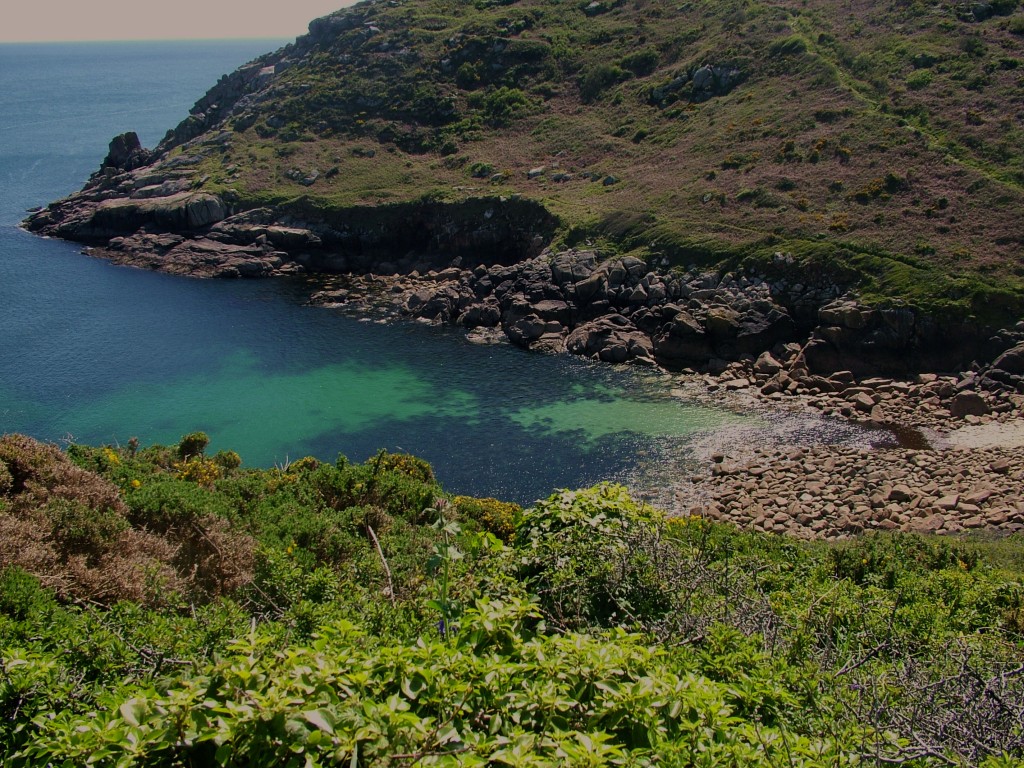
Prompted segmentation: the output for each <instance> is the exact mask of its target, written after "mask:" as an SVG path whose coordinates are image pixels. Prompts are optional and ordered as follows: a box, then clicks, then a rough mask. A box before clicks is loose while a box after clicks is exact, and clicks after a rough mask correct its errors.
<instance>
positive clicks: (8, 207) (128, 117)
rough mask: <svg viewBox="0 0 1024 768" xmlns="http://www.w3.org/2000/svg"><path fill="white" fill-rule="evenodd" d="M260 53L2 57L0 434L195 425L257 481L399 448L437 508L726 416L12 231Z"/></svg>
mask: <svg viewBox="0 0 1024 768" xmlns="http://www.w3.org/2000/svg"><path fill="white" fill-rule="evenodd" d="M279 44H280V43H279V42H278V41H245V42H239V41H232V42H209V41H203V42H189V43H182V42H162V43H152V42H146V43H115V44H111V43H105V44H98V43H87V44H31V45H0V432H24V433H27V434H30V435H33V436H34V437H37V438H40V439H45V440H53V441H62V440H69V441H70V440H74V441H78V442H86V443H122V444H123V443H124V442H126V441H127V440H128V438H129V437H132V436H137V437H138V438H139V439H140V440H141V441H142V443H143V444H149V443H155V442H161V443H173V442H175V441H177V439H178V438H179V437H180V436H181V435H182V434H184V433H186V432H190V431H194V430H198V429H201V430H204V431H206V432H207V433H209V434H210V436H211V438H212V440H213V442H212V448H214V449H219V448H231V449H234V450H237V451H239V453H241V455H242V458H243V460H244V461H245V463H246V464H248V465H256V466H270V465H272V464H274V463H281V462H284V461H286V460H287V459H288V458H291V459H295V458H298V457H300V456H303V455H307V454H312V455H316V456H318V457H320V458H321V459H325V460H333V459H334V458H335V457H336V456H337V455H338V454H339V453H344V454H345V455H347V456H348V457H349V458H351V459H354V460H363V459H365V458H367V457H368V456H370V455H372V454H373V453H374V452H375V451H376V450H377V449H379V448H387V449H389V450H402V451H407V452H410V453H414V454H417V455H420V456H422V457H424V458H426V459H428V460H429V461H430V462H431V463H432V464H433V465H434V467H435V471H436V473H437V475H438V477H439V478H440V479H441V481H442V482H443V483H444V485H445V487H446V488H448V489H449V490H451V491H455V492H459V493H472V494H477V495H493V496H498V497H500V498H506V499H510V500H515V501H519V502H522V503H528V502H530V501H532V500H534V499H536V498H539V497H543V496H546V495H547V494H548V493H550V492H551V490H552V489H554V488H558V487H577V486H582V485H585V484H590V483H593V482H596V481H597V480H600V479H620V478H625V477H628V476H630V475H633V474H635V473H636V472H637V471H638V467H640V465H641V463H642V462H646V461H651V459H652V457H653V456H658V455H665V454H666V452H673V453H678V452H679V451H683V450H685V443H686V438H687V436H688V435H689V434H691V433H692V432H694V431H695V430H701V429H709V428H714V427H715V426H716V425H719V424H722V423H725V422H728V421H732V420H734V417H731V416H728V415H726V414H724V413H719V412H717V411H710V410H707V409H701V408H696V407H689V406H685V405H682V404H680V403H679V402H678V401H674V400H670V399H668V398H665V397H663V396H660V395H659V394H658V393H657V390H659V389H661V387H658V386H653V387H652V386H651V383H650V382H649V381H648V380H647V379H645V378H643V377H637V376H633V375H631V374H628V373H626V372H622V371H618V370H612V369H610V368H608V367H605V366H594V365H589V364H586V363H583V362H581V361H578V360H574V359H569V358H565V357H550V356H542V355H534V354H529V353H525V352H522V351H519V350H516V349H513V348H511V347H508V346H494V347H483V346H478V345H473V344H471V343H469V342H467V341H466V339H465V338H464V337H463V335H462V334H461V333H458V332H456V331H454V330H451V329H439V328H431V327H425V326H422V325H418V324H414V323H396V324H392V325H380V324H375V323H366V322H360V321H358V320H355V319H353V318H349V317H346V316H343V315H339V314H337V313H335V312H332V311H330V310H325V309H314V308H310V307H307V306H304V303H303V302H304V299H305V298H306V296H308V294H309V286H308V285H307V284H306V283H305V282H304V281H302V280H296V281H288V280H271V281H252V282H245V281H201V280H193V279H187V278H176V277H170V276H166V275H161V274H156V273H150V272H146V271H141V270H136V269H130V268H124V267H115V266H112V265H110V264H107V263H105V262H102V261H99V260H95V259H91V258H88V257H86V256H83V255H81V254H80V252H79V250H80V249H79V247H78V246H75V245H73V244H68V243H64V242H60V241H54V240H46V239H41V238H37V237H34V236H32V235H29V234H27V233H25V232H23V231H21V230H19V229H18V228H17V224H18V222H19V221H20V220H21V219H22V217H23V216H24V215H25V209H26V208H29V207H31V206H35V205H41V204H45V203H47V202H48V201H50V200H52V199H54V198H57V197H60V196H63V195H65V194H68V193H69V192H71V191H73V190H75V189H77V188H79V187H80V186H81V184H82V183H83V181H84V180H85V178H86V177H87V176H88V175H89V174H90V173H91V172H92V171H93V170H95V169H96V168H97V167H98V166H99V163H100V161H101V160H102V158H103V157H104V155H105V153H106V151H107V144H108V142H109V140H110V138H111V137H112V136H114V135H115V134H118V133H122V132H124V131H126V130H134V131H136V132H138V134H139V136H140V138H141V139H142V142H143V144H144V145H146V146H153V145H154V144H155V143H156V142H157V141H159V139H160V138H161V137H162V136H163V134H164V132H165V131H166V130H167V129H168V128H170V127H172V126H174V125H175V124H177V123H178V122H179V121H180V120H181V119H182V118H183V117H184V116H185V115H186V114H187V111H188V108H189V107H190V106H191V104H192V103H194V101H195V100H196V99H197V98H198V97H199V96H201V95H202V93H203V92H204V91H205V90H206V89H207V88H208V87H209V86H210V85H212V84H213V83H214V82H215V81H216V80H217V78H218V77H219V76H220V75H221V74H223V73H225V72H228V71H230V70H232V69H234V68H235V67H236V66H238V65H240V64H242V63H244V62H245V61H247V60H249V59H251V58H253V57H254V56H256V55H258V54H260V53H262V52H264V51H266V50H270V49H272V48H274V47H276V46H277V45H279Z"/></svg>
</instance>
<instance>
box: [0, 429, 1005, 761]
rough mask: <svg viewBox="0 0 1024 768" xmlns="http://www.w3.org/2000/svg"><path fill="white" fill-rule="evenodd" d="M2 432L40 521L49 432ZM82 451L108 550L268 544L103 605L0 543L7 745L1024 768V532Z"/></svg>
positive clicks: (190, 753) (101, 755)
mask: <svg viewBox="0 0 1024 768" xmlns="http://www.w3.org/2000/svg"><path fill="white" fill-rule="evenodd" d="M3 447H4V449H5V453H4V457H5V458H4V459H3V463H0V469H5V468H11V471H9V472H8V474H10V475H11V477H12V481H11V482H10V483H7V484H6V485H5V486H4V487H2V488H0V526H8V527H6V528H4V530H12V531H17V530H19V529H18V528H17V526H16V523H17V520H15V519H14V518H13V517H12V510H15V511H16V514H23V515H28V516H30V515H31V512H30V509H29V507H28V501H27V499H26V496H25V494H26V493H29V492H32V493H36V494H37V495H38V496H40V497H42V496H44V495H45V494H43V493H42V488H41V487H38V486H37V487H34V489H31V490H26V488H27V487H28V486H31V485H32V481H29V482H28V486H26V484H25V483H24V482H22V478H23V476H24V471H23V470H22V469H20V467H22V463H19V461H18V460H17V459H18V455H19V451H33V450H35V449H34V448H33V447H32V446H31V445H30V444H28V443H26V442H25V441H24V440H21V442H19V441H17V440H15V441H8V442H7V443H5V444H4V446H3ZM204 447H205V446H201V447H199V449H198V450H199V453H198V455H194V454H189V455H190V456H192V459H190V461H191V460H196V459H198V460H200V461H204V460H206V459H205V457H204V456H203V454H202V450H203V448H204ZM70 453H71V455H72V456H73V457H74V458H75V461H76V462H77V463H78V465H79V467H85V468H88V470H89V472H90V473H92V474H90V475H89V477H91V478H92V482H93V485H91V486H87V485H82V487H89V488H95V487H102V486H100V485H96V484H97V483H100V482H101V481H102V482H112V483H114V484H115V485H117V487H119V488H120V489H121V491H120V495H121V497H122V498H123V501H124V508H125V510H126V512H124V514H123V515H121V516H119V517H118V518H117V519H118V520H122V521H123V522H122V523H120V524H119V525H117V526H113V527H110V526H107V527H104V526H94V527H93V528H91V529H90V530H93V531H94V533H95V536H94V538H97V537H98V538H97V540H96V541H91V542H90V544H89V546H90V547H92V549H93V550H95V549H96V548H97V547H99V548H100V550H102V547H103V546H104V543H103V541H102V538H103V536H104V535H109V536H112V537H124V536H125V535H141V532H142V531H146V532H147V533H148V534H150V535H156V534H155V533H154V532H157V531H164V533H165V534H166V535H169V536H171V535H175V534H174V532H175V531H177V530H179V529H188V530H194V528H195V527H196V526H199V527H200V528H201V529H202V530H204V531H212V532H216V531H221V534H220V538H218V539H217V541H218V542H219V545H221V546H224V547H228V546H252V547H254V548H255V549H254V555H253V560H252V565H251V569H250V570H249V571H246V572H245V573H246V577H245V578H244V579H242V580H241V583H238V584H237V585H236V586H232V587H231V588H230V589H225V590H222V591H218V590H217V589H213V588H212V587H211V588H210V589H208V590H207V591H205V592H203V591H202V590H198V589H193V591H192V592H191V595H192V597H193V600H192V601H191V602H190V601H188V600H187V599H185V595H184V594H182V595H179V596H178V597H172V598H168V599H165V600H163V601H154V602H152V603H146V602H141V603H140V602H138V601H129V600H121V601H120V602H115V603H111V604H107V605H99V604H95V603H91V602H89V601H87V600H83V599H80V598H75V597H74V591H73V590H71V589H69V588H68V587H67V586H66V585H64V586H63V587H62V588H61V589H60V590H58V591H55V590H54V589H52V588H48V587H45V586H43V585H42V584H43V583H50V582H51V578H50V577H51V575H52V574H50V573H49V572H38V573H35V574H32V573H29V571H30V570H31V569H30V568H27V567H24V566H23V567H16V566H14V565H12V564H11V563H10V562H5V561H0V754H4V755H5V762H4V765H5V766H7V765H10V766H15V767H21V766H39V765H67V766H78V765H96V766H143V765H160V766H200V765H203V766H206V765H220V766H264V765H266V766H271V765H273V766H279V765H280V766H319V765H346V766H356V765H362V766H370V765H373V766H385V765H506V766H514V765H515V766H518V765H531V766H533V765H535V766H546V765H637V766H639V765H664V766H676V765H678V766H684V765H685V766H705V765H706V766H712V765H735V766H739V765H756V764H761V765H775V766H783V765H787V766H788V765H801V766H802V765H807V766H818V765H822V766H824V765H829V766H836V765H864V764H879V763H901V764H908V765H920V766H930V765H983V766H988V767H989V768H994V767H995V766H1005V765H1020V764H1022V763H1024V637H1022V632H1021V630H1022V627H1024V621H1022V616H1024V587H1022V584H1021V581H1022V570H1021V567H1020V566H1021V563H1022V562H1024V560H1022V558H1021V553H1022V551H1024V547H1022V542H1021V541H1020V540H1019V539H1018V538H1015V537H1011V538H1008V539H1004V540H1001V541H999V542H996V543H995V544H993V545H989V544H986V543H984V542H975V541H945V540H939V539H922V538H920V537H916V536H905V535H897V536H884V537H882V536H879V537H869V538H863V539H858V540H852V541H849V542H846V543H843V544H841V545H838V546H837V545H824V544H819V545H805V544H802V543H798V542H796V541H791V540H787V539H783V538H778V537H769V536H764V535H755V534H748V533H742V532H740V531H737V530H736V529H734V528H731V527H728V526H723V525H718V524H710V523H707V522H705V521H703V520H702V519H700V518H682V519H679V518H677V519H666V518H664V517H663V516H662V515H661V514H660V513H658V512H657V511H656V510H652V509H650V508H649V507H646V506H644V505H642V504H639V503H637V502H635V501H634V500H632V499H631V498H630V497H629V495H628V494H627V493H626V491H625V490H624V489H623V488H621V487H618V486H611V485H600V486H597V487H595V488H591V489H587V490H580V491H562V492H559V493H556V494H555V495H553V496H552V497H551V498H550V499H547V500H545V501H542V502H539V503H538V504H536V505H535V506H534V507H533V508H532V509H530V510H526V511H525V512H522V511H520V510H518V508H516V507H514V505H507V504H503V503H502V502H498V501H495V500H493V499H470V498H468V497H456V498H454V499H449V498H448V497H447V496H446V494H444V492H443V491H442V490H441V489H440V488H438V487H437V485H436V483H435V482H434V478H433V474H432V472H430V469H429V467H428V466H427V465H426V464H424V463H423V462H421V461H419V460H417V459H414V458H412V457H403V456H393V455H388V454H380V455H378V456H377V457H375V458H374V459H371V460H370V461H368V462H367V463H366V464H363V465H353V464H350V463H349V462H347V461H345V460H344V459H340V460H339V461H338V462H337V463H336V464H334V465H329V464H322V463H320V462H317V461H316V460H313V459H303V460H301V461H299V462H295V463H294V464H292V465H290V466H288V467H284V468H277V469H274V470H242V469H239V468H237V467H234V466H229V465H231V464H233V462H227V464H226V465H223V464H218V465H217V466H218V467H219V469H218V470H217V471H213V470H209V471H205V472H200V473H198V474H194V473H190V471H189V470H188V467H187V466H186V464H185V463H184V462H183V460H182V456H183V454H182V452H181V450H180V447H179V448H178V449H174V448H160V447H156V448H150V449H145V450H143V451H138V452H136V451H135V450H134V449H132V450H130V451H124V450H120V449H113V448H102V449H92V448H84V447H75V448H74V449H73V450H72V451H71V452H70ZM33 456H36V457H37V459H36V463H37V464H40V463H44V462H46V461H49V462H51V463H52V464H53V466H55V467H56V469H53V470H52V471H51V473H50V474H51V475H52V476H54V477H58V478H59V477H66V476H68V475H69V472H70V470H68V469H67V468H66V467H64V465H63V464H61V463H60V460H59V459H58V458H55V457H54V456H53V455H52V454H50V453H46V452H44V451H37V452H36V453H33ZM40 457H41V458H40ZM214 475H215V476H216V477H215V478H214V477H213V476H214ZM44 484H45V483H44ZM48 490H49V492H50V493H51V494H56V493H58V487H57V486H54V487H51V488H49V489H48ZM79 501H80V504H79V507H78V514H79V517H82V518H86V521H87V518H88V517H89V515H88V511H89V509H90V507H89V504H88V503H87V502H88V500H87V499H85V500H79ZM26 510H28V511H26ZM104 510H105V511H102V510H101V511H102V514H103V515H106V516H107V517H109V516H110V515H112V514H113V515H116V514H117V512H116V510H114V511H112V510H111V509H110V508H108V507H104ZM97 514H100V512H97ZM213 518H215V519H216V520H217V521H220V522H219V525H222V526H225V527H224V529H223V530H221V529H220V528H217V527H216V526H214V524H213V523H212V522H210V521H211V519H213ZM108 528H109V531H108ZM126 530H127V533H126ZM105 531H107V533H104V532H105ZM119 540H123V539H119ZM502 540H504V543H503V541H502ZM63 546H65V547H70V546H71V544H69V543H67V542H65V543H64V545H63ZM0 551H9V550H0ZM61 551H64V550H61ZM221 555H222V556H223V557H225V558H231V557H233V555H232V553H230V552H227V551H225V552H222V553H221ZM70 556H71V557H73V555H70ZM236 559H237V558H236ZM207 571H208V572H209V573H211V574H215V573H217V572H218V571H217V569H216V568H213V567H212V566H209V567H208V568H207ZM60 573H61V574H62V578H67V577H66V576H65V575H64V574H65V573H66V572H65V571H60ZM67 573H71V571H68V572H67ZM236 580H237V575H236ZM41 582H42V583H41ZM232 583H233V584H234V582H232ZM204 595H205V597H203V596H204ZM200 598H201V599H200Z"/></svg>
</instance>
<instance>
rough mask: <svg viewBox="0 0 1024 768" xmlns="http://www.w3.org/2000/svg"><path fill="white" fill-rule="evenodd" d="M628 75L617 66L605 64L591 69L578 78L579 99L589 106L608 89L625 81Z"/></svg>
mask: <svg viewBox="0 0 1024 768" xmlns="http://www.w3.org/2000/svg"><path fill="white" fill-rule="evenodd" d="M627 77H628V75H627V74H626V73H625V72H624V71H623V70H622V69H621V68H620V67H618V66H617V65H615V64H608V63H607V62H605V63H602V64H598V65H596V66H594V67H591V68H590V69H589V70H587V72H586V73H585V74H584V75H583V77H582V78H580V98H581V99H582V100H583V102H584V103H586V104H589V103H591V102H593V101H596V100H597V98H598V97H599V96H600V95H601V94H602V93H603V92H604V91H606V90H607V89H608V88H611V87H612V86H613V85H615V84H616V83H620V82H622V81H623V80H625V79H626V78H627Z"/></svg>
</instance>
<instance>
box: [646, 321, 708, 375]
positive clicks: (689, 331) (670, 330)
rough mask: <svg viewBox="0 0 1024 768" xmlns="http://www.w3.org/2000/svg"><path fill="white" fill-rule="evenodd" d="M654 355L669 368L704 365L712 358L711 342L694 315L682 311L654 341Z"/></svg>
mask: <svg viewBox="0 0 1024 768" xmlns="http://www.w3.org/2000/svg"><path fill="white" fill-rule="evenodd" d="M653 341H654V354H655V357H656V358H657V359H658V360H659V362H663V363H664V364H665V365H668V366H679V365H683V366H685V365H689V364H703V363H705V362H707V360H708V359H709V358H711V356H712V354H713V349H712V345H711V340H710V339H709V338H708V335H707V333H705V331H704V328H703V327H702V326H701V324H700V323H699V322H697V320H696V319H694V317H693V315H691V314H690V313H689V312H685V311H680V312H679V313H678V314H677V315H676V316H675V317H673V318H672V320H671V321H670V322H669V323H666V325H665V327H664V329H663V330H662V331H661V332H660V333H659V334H657V335H656V336H655V337H654V339H653Z"/></svg>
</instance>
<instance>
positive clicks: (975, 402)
mask: <svg viewBox="0 0 1024 768" xmlns="http://www.w3.org/2000/svg"><path fill="white" fill-rule="evenodd" d="M991 410H992V409H991V408H989V405H988V403H986V402H985V398H983V397H982V396H981V395H979V394H978V393H977V392H961V393H960V394H958V395H957V396H956V397H954V398H953V400H952V401H951V402H950V404H949V415H950V416H952V417H953V418H955V419H962V418H964V417H965V416H987V415H988V414H989V413H990V412H991Z"/></svg>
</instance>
